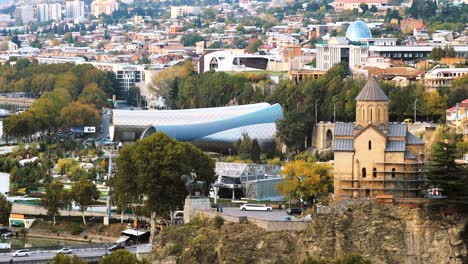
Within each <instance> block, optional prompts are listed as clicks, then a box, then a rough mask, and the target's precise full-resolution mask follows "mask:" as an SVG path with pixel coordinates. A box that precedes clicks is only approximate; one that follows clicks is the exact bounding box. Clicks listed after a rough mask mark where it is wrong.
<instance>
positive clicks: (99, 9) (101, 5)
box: [91, 0, 119, 17]
mask: <svg viewBox="0 0 468 264" xmlns="http://www.w3.org/2000/svg"><path fill="white" fill-rule="evenodd" d="M118 8H119V4H118V3H117V1H115V0H95V1H93V2H92V3H91V14H93V16H95V17H99V15H101V14H106V15H111V14H112V13H113V12H114V11H115V10H117V9H118Z"/></svg>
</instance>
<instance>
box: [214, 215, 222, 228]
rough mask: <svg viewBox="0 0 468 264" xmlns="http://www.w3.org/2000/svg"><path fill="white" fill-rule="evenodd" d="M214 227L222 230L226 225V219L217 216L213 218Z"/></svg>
mask: <svg viewBox="0 0 468 264" xmlns="http://www.w3.org/2000/svg"><path fill="white" fill-rule="evenodd" d="M213 225H214V226H215V227H216V228H217V229H220V228H221V227H222V226H223V225H224V218H222V217H221V216H219V215H217V216H216V217H215V218H213Z"/></svg>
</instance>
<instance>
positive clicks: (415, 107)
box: [413, 98, 418, 123]
mask: <svg viewBox="0 0 468 264" xmlns="http://www.w3.org/2000/svg"><path fill="white" fill-rule="evenodd" d="M417 102H418V98H416V100H414V119H413V122H414V123H416V109H417Z"/></svg>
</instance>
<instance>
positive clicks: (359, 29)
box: [346, 20, 372, 41]
mask: <svg viewBox="0 0 468 264" xmlns="http://www.w3.org/2000/svg"><path fill="white" fill-rule="evenodd" d="M346 38H348V39H349V40H351V41H360V40H361V39H362V38H372V33H371V31H370V29H369V27H368V26H367V24H366V23H364V22H362V21H361V20H356V21H354V22H353V23H351V25H349V27H348V30H346Z"/></svg>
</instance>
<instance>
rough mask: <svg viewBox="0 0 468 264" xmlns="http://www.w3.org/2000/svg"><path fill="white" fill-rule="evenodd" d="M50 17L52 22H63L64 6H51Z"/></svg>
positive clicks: (57, 4) (55, 4)
mask: <svg viewBox="0 0 468 264" xmlns="http://www.w3.org/2000/svg"><path fill="white" fill-rule="evenodd" d="M49 16H50V20H54V21H61V20H62V4H59V3H53V4H49Z"/></svg>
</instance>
